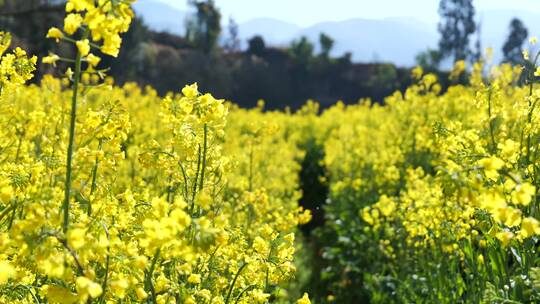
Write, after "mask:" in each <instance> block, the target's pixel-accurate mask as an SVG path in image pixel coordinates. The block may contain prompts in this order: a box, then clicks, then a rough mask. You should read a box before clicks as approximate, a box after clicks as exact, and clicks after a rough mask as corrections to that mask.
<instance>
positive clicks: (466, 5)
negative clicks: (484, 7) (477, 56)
mask: <svg viewBox="0 0 540 304" xmlns="http://www.w3.org/2000/svg"><path fill="white" fill-rule="evenodd" d="M474 14H475V10H474V6H473V3H472V0H441V2H440V4H439V15H440V16H441V21H440V22H439V26H438V29H439V33H440V34H441V38H440V40H439V50H440V52H441V55H442V57H443V58H446V57H450V56H452V57H453V59H454V61H458V60H465V59H467V58H468V57H470V56H471V55H472V51H471V48H470V45H469V37H470V36H471V35H472V34H473V33H474V32H475V30H476V24H475V22H474Z"/></svg>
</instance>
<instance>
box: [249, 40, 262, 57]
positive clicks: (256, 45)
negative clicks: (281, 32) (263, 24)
mask: <svg viewBox="0 0 540 304" xmlns="http://www.w3.org/2000/svg"><path fill="white" fill-rule="evenodd" d="M248 45H249V46H248V53H249V54H252V55H256V56H261V55H262V54H263V53H264V50H265V49H266V44H265V42H264V39H263V37H261V36H259V35H256V36H253V37H252V38H251V39H249V40H248Z"/></svg>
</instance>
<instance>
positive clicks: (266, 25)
mask: <svg viewBox="0 0 540 304" xmlns="http://www.w3.org/2000/svg"><path fill="white" fill-rule="evenodd" d="M301 30H302V28H301V27H300V26H298V25H296V24H293V23H288V22H285V21H281V20H277V19H272V18H258V19H252V20H250V21H247V22H244V23H242V24H240V25H239V35H240V38H241V39H242V40H247V39H250V38H252V37H253V36H255V35H262V36H264V39H265V41H267V42H270V43H271V44H283V43H288V42H289V41H290V39H291V36H292V35H293V34H294V33H297V32H299V31H301Z"/></svg>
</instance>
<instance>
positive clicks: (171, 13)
mask: <svg viewBox="0 0 540 304" xmlns="http://www.w3.org/2000/svg"><path fill="white" fill-rule="evenodd" d="M133 8H134V10H135V13H136V14H137V15H138V16H141V17H142V18H143V20H144V22H145V23H146V24H147V25H148V26H149V27H150V28H151V29H153V30H155V31H166V32H169V33H173V34H184V33H185V32H186V19H187V16H188V14H187V12H184V11H181V10H179V9H176V8H174V7H172V6H170V5H168V4H165V3H163V2H160V1H156V0H139V1H137V2H135V4H134V5H133Z"/></svg>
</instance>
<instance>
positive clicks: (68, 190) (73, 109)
mask: <svg viewBox="0 0 540 304" xmlns="http://www.w3.org/2000/svg"><path fill="white" fill-rule="evenodd" d="M85 36H86V35H85ZM81 61H82V54H81V52H80V51H79V50H77V56H76V57H75V76H74V79H73V93H72V94H73V95H72V96H71V120H70V124H69V143H68V149H67V164H66V185H65V193H64V204H63V206H62V209H63V211H64V225H63V229H64V233H66V232H67V230H68V228H69V200H70V197H71V169H72V168H71V166H72V161H73V146H74V143H75V123H76V118H77V97H78V93H79V80H80V76H81Z"/></svg>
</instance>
